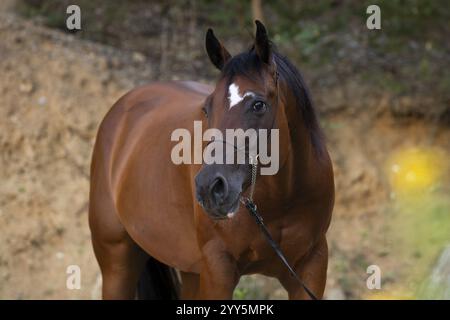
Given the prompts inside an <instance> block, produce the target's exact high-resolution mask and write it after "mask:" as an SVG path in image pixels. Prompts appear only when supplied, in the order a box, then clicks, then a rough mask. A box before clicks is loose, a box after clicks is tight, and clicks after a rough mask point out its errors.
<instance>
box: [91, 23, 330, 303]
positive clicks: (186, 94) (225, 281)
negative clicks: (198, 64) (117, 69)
mask: <svg viewBox="0 0 450 320" xmlns="http://www.w3.org/2000/svg"><path fill="white" fill-rule="evenodd" d="M255 23H256V27H257V30H256V36H255V40H254V44H253V45H252V46H251V48H250V49H249V50H247V51H244V52H243V53H240V54H238V55H236V56H233V57H232V56H231V55H230V53H229V52H228V51H227V50H226V49H225V47H224V46H223V45H222V44H221V42H219V40H218V39H217V38H216V37H215V35H214V33H213V31H212V30H211V29H209V30H208V32H207V34H206V51H207V53H208V56H209V58H210V60H211V62H212V63H213V64H214V66H215V67H217V68H218V69H219V70H220V77H219V79H218V81H217V83H216V86H215V88H213V87H210V86H207V85H204V84H200V83H197V82H164V83H152V84H149V85H145V86H142V87H139V88H135V89H133V90H131V91H130V92H129V93H127V94H125V95H124V96H123V97H122V98H120V99H119V100H118V101H117V102H116V103H115V104H114V106H113V107H112V108H111V110H110V111H109V112H108V113H107V115H106V116H105V118H104V120H103V121H102V123H101V125H100V127H99V130H98V135H97V139H96V143H95V147H94V151H93V157H92V165H91V184H90V202H89V225H90V229H91V233H92V243H93V248H94V252H95V255H96V258H97V260H98V263H99V265H100V269H101V273H102V279H103V288H102V294H103V298H104V299H134V298H136V297H138V298H154V299H166V298H167V299H171V298H182V299H231V298H232V296H233V290H234V289H235V287H236V285H237V283H238V282H239V278H240V277H241V276H242V275H247V274H262V275H265V276H269V277H275V278H277V279H278V280H279V281H280V283H281V284H282V286H283V287H284V288H285V289H286V290H287V292H288V295H289V299H308V298H309V297H308V295H307V294H306V292H305V290H304V288H302V287H301V286H299V285H298V283H297V282H296V281H295V279H294V278H293V277H292V276H291V275H290V274H289V272H288V270H287V269H286V268H285V266H284V265H283V264H282V263H281V262H280V261H279V260H278V258H277V256H276V254H275V252H274V251H272V248H271V247H270V245H269V244H268V243H267V242H266V240H265V239H264V237H263V235H262V234H261V233H260V232H259V228H258V226H257V224H256V223H255V221H254V220H253V217H252V216H250V215H249V214H248V213H247V212H246V211H245V208H244V207H243V206H240V205H239V199H240V197H242V196H243V195H244V194H245V193H246V192H248V188H249V185H250V183H251V173H250V172H251V165H250V164H249V163H245V164H235V165H234V164H205V163H203V164H190V165H189V164H181V165H175V164H174V163H173V162H172V161H171V149H172V148H173V145H174V143H173V141H171V140H170V137H171V133H172V132H173V130H174V129H176V128H187V129H188V130H190V131H192V123H193V122H194V121H196V120H197V121H202V124H203V127H208V128H213V127H214V128H218V129H219V130H224V129H226V128H243V129H247V128H256V129H260V128H265V129H271V128H276V129H278V130H279V159H280V160H279V162H280V166H279V170H278V172H277V173H276V174H275V175H265V176H263V175H260V174H258V180H257V183H256V185H255V189H254V201H255V203H256V204H257V206H258V209H259V211H260V213H261V215H262V217H263V218H264V222H265V224H266V225H267V228H268V230H269V232H270V234H271V235H272V237H273V238H274V240H275V241H276V242H277V243H278V244H279V246H280V247H281V249H282V251H283V252H284V254H285V256H286V259H287V260H288V262H289V263H290V264H291V265H292V267H293V269H294V270H295V272H296V273H297V275H298V276H299V278H301V279H302V281H303V282H304V283H305V284H306V285H307V286H308V287H309V289H310V290H311V291H312V292H313V293H314V294H315V295H316V296H317V297H319V298H321V297H322V296H323V292H324V288H325V282H326V273H327V263H328V247H327V240H326V232H327V229H328V227H329V224H330V220H331V214H332V210H333V204H334V180H333V169H332V164H331V160H330V157H329V154H328V152H327V149H326V146H325V142H324V138H323V135H322V133H321V129H320V127H319V123H318V120H317V116H316V112H315V110H314V107H313V104H312V101H311V98H310V94H309V91H308V89H307V87H306V85H305V83H304V81H303V79H302V76H301V75H300V73H299V71H298V70H297V69H296V67H295V66H294V65H293V64H292V63H291V62H290V61H289V60H288V59H287V58H286V57H284V56H282V55H281V54H280V53H278V52H277V50H276V49H275V47H274V45H273V44H272V42H271V41H270V40H269V39H268V35H267V32H266V29H265V27H264V26H263V24H262V23H261V22H259V21H256V22H255ZM231 89H233V91H234V92H233V93H232V92H230V90H231ZM244 93H251V94H244ZM232 94H233V95H234V98H233V97H231V96H232ZM236 97H238V99H236ZM231 98H233V101H232V100H231ZM236 203H237V205H236ZM230 210H232V211H235V213H234V212H232V214H231V215H230ZM174 270H176V271H174Z"/></svg>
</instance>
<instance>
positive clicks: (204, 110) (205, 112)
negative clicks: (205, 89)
mask: <svg viewBox="0 0 450 320" xmlns="http://www.w3.org/2000/svg"><path fill="white" fill-rule="evenodd" d="M202 111H203V113H204V114H205V116H206V117H207V118H208V112H207V111H206V108H205V107H203V108H202Z"/></svg>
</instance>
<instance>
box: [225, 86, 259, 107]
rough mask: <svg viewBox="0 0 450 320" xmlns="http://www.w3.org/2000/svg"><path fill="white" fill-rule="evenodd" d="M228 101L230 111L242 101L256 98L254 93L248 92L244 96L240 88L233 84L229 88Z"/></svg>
mask: <svg viewBox="0 0 450 320" xmlns="http://www.w3.org/2000/svg"><path fill="white" fill-rule="evenodd" d="M228 93H229V95H228V100H229V101H230V109H231V108H233V107H234V106H235V105H237V104H238V103H240V102H241V101H242V100H244V98H245V97H247V96H254V95H255V94H254V93H253V92H246V93H245V94H244V95H243V96H241V94H240V93H239V86H238V85H236V84H234V83H232V84H230V86H229V87H228Z"/></svg>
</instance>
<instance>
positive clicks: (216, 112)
mask: <svg viewBox="0 0 450 320" xmlns="http://www.w3.org/2000/svg"><path fill="white" fill-rule="evenodd" d="M256 27H257V30H256V37H255V42H254V44H253V46H252V47H251V49H250V50H248V51H246V52H244V53H241V54H238V55H236V56H234V57H231V55H230V54H229V53H228V51H227V50H226V49H225V47H224V46H223V45H222V44H221V43H220V42H219V41H218V40H217V38H216V37H215V36H214V33H213V31H212V30H211V29H209V30H208V32H207V34H206V50H207V52H208V55H209V58H210V59H211V62H212V63H213V64H214V65H215V66H216V67H217V68H218V69H219V70H220V71H221V76H220V78H219V80H218V82H217V84H216V87H215V90H214V92H213V93H212V94H211V95H210V96H209V97H208V98H207V99H206V102H205V105H204V109H203V110H204V113H205V116H206V118H207V123H208V127H209V128H215V129H217V130H218V131H219V132H220V133H222V134H223V139H220V138H218V137H217V136H215V137H214V138H215V140H214V139H211V140H214V141H212V142H210V144H209V145H208V146H213V145H214V146H215V147H217V150H215V152H216V153H217V152H219V151H218V150H223V151H224V152H223V154H222V155H219V158H220V157H222V158H223V159H224V161H223V163H210V164H204V165H203V167H202V169H201V170H200V171H199V173H198V174H197V176H196V179H195V182H196V196H197V200H198V201H199V203H200V204H201V205H202V206H203V208H204V209H205V211H206V212H207V213H208V214H209V215H210V216H211V217H213V218H216V219H220V218H225V217H227V216H228V217H232V216H233V215H234V213H235V212H236V211H237V209H238V207H239V200H240V197H241V194H242V192H244V191H245V190H246V189H247V188H248V186H249V185H250V181H251V174H250V173H251V165H250V161H251V159H252V158H251V155H252V154H251V150H250V149H252V148H253V149H252V150H253V151H254V153H253V156H254V155H255V154H256V153H257V152H256V150H258V152H260V149H259V148H261V144H260V143H261V139H260V137H259V135H258V134H260V132H264V130H261V129H266V130H267V131H266V132H267V133H270V130H271V129H273V128H274V127H275V121H276V118H277V117H278V116H277V113H278V112H279V109H280V108H281V107H280V104H281V103H280V101H279V99H278V98H279V97H278V76H277V75H278V73H277V71H276V65H275V62H274V59H273V54H272V48H271V43H270V41H269V39H268V37H267V32H266V29H265V28H264V26H263V25H262V23H260V22H259V21H256ZM227 129H235V130H236V129H241V131H239V130H237V131H235V133H236V135H239V133H241V134H243V136H240V137H237V139H233V140H231V141H230V140H229V139H226V137H227V134H226V130H227ZM249 129H250V130H249ZM252 130H254V131H252ZM252 133H253V134H255V133H256V135H258V136H256V135H253V136H252V137H250V136H251V135H252ZM242 137H243V138H244V139H243V140H242V139H241V138H242ZM252 138H256V140H252ZM240 139H241V140H240ZM270 140H271V139H269V138H267V140H266V141H268V144H269V145H270V144H271V142H270ZM236 141H237V142H236ZM239 141H241V143H240V142H239ZM242 141H243V143H242ZM251 141H253V142H255V141H257V142H258V143H257V144H258V146H259V148H257V147H256V146H255V144H254V143H253V145H252V142H251ZM267 147H268V148H270V146H267ZM221 148H223V149H221ZM242 149H245V150H246V151H245V155H246V156H245V161H244V162H242V161H241V162H240V163H239V162H238V161H237V160H236V158H234V156H232V158H233V159H234V160H235V162H234V163H233V164H230V162H228V161H226V160H225V159H226V158H227V157H229V156H230V154H229V153H230V152H236V153H237V151H239V150H242ZM277 151H278V150H277ZM271 153H272V152H271ZM271 155H272V154H271ZM249 156H250V157H249ZM277 156H278V155H277ZM216 157H217V154H216ZM236 162H238V163H236ZM277 170H278V169H277Z"/></svg>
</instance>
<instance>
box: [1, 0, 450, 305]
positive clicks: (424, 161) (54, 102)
mask: <svg viewBox="0 0 450 320" xmlns="http://www.w3.org/2000/svg"><path fill="white" fill-rule="evenodd" d="M69 4H77V5H79V6H80V8H81V27H82V30H81V31H78V32H75V33H74V32H69V31H67V29H66V27H65V25H66V18H67V16H68V15H67V14H66V8H67V6H68V5H69ZM370 4H377V5H379V6H380V8H381V27H382V29H381V30H368V29H367V27H366V19H367V17H368V16H369V15H368V14H366V8H367V6H368V5H370ZM255 18H258V19H260V20H262V21H264V23H265V25H266V27H267V29H268V31H269V35H270V37H271V39H272V40H273V41H274V42H275V44H276V45H277V46H278V48H279V50H280V51H281V52H282V53H284V54H285V55H287V56H288V57H289V58H290V59H291V60H292V61H294V62H295V64H296V65H297V66H298V67H299V68H300V70H302V72H303V74H304V77H305V79H306V82H307V83H308V84H309V86H310V87H311V91H312V96H313V99H314V101H315V104H316V107H317V109H318V112H319V114H320V120H321V124H322V126H323V128H324V130H325V132H326V136H327V140H328V148H329V150H330V153H331V157H332V159H333V163H334V168H335V180H336V206H335V211H334V218H333V221H332V224H331V227H330V230H329V247H330V263H329V270H328V282H327V288H326V293H325V297H326V298H328V299H429V298H434V299H450V247H449V245H450V195H449V191H450V184H449V181H450V180H449V166H448V164H449V161H448V159H449V154H448V153H449V152H450V72H449V70H450V42H449V41H448V37H449V34H450V7H449V5H448V1H445V0H443V1H425V0H411V1H401V0H390V1H359V0H315V1H306V0H298V1H259V0H246V1H238V0H220V1H207V0H180V1H173V0H172V1H150V0H147V1H144V0H134V1H123V0H116V1H89V0H77V1H66V0H60V1H57V0H4V1H1V2H0V150H1V156H0V181H1V182H0V298H2V299H30V298H42V299H55V298H60V299H80V298H83V299H98V298H99V297H100V287H101V277H100V273H99V269H98V266H97V262H96V261H95V258H94V255H93V252H92V249H91V244H90V234H89V229H88V225H87V206H88V202H87V201H88V188H89V165H90V157H91V150H92V146H93V142H94V139H95V134H96V130H97V128H98V125H99V123H100V121H101V119H102V118H103V116H104V115H105V113H106V112H107V110H108V109H109V108H110V107H111V106H112V104H113V103H114V102H115V101H116V100H117V99H118V98H119V97H120V96H121V95H123V94H124V93H125V92H126V91H128V90H130V89H131V88H133V87H135V86H137V85H140V84H144V83H148V82H150V81H154V80H178V79H186V80H187V79H189V80H197V81H202V82H206V83H211V84H212V83H214V81H215V79H216V78H217V76H218V72H217V71H216V70H215V69H214V68H213V67H212V65H211V63H210V62H209V60H208V58H207V56H206V53H205V50H204V36H205V32H206V29H207V28H208V27H213V28H214V30H215V33H216V35H217V36H218V37H219V38H220V39H221V40H222V41H223V42H224V44H225V45H226V47H227V48H228V50H229V51H230V52H231V53H233V54H236V53H238V52H240V51H242V50H244V49H246V48H248V47H249V45H250V44H251V43H252V35H253V23H252V21H253V20H254V19H255ZM72 264H76V265H79V266H80V268H81V276H82V281H81V289H80V290H68V289H67V288H66V277H67V274H66V268H67V266H68V265H72ZM370 265H377V266H379V267H380V269H381V289H379V290H369V289H368V288H367V286H366V279H367V278H368V277H369V274H368V273H367V272H366V270H367V267H368V266H370ZM235 298H237V299H254V298H260V299H285V298H286V293H285V292H284V290H283V289H281V287H280V285H279V283H278V282H277V281H276V280H273V279H268V278H264V277H261V276H247V277H244V278H243V279H242V280H241V282H240V284H239V287H238V288H237V289H236V291H235Z"/></svg>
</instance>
